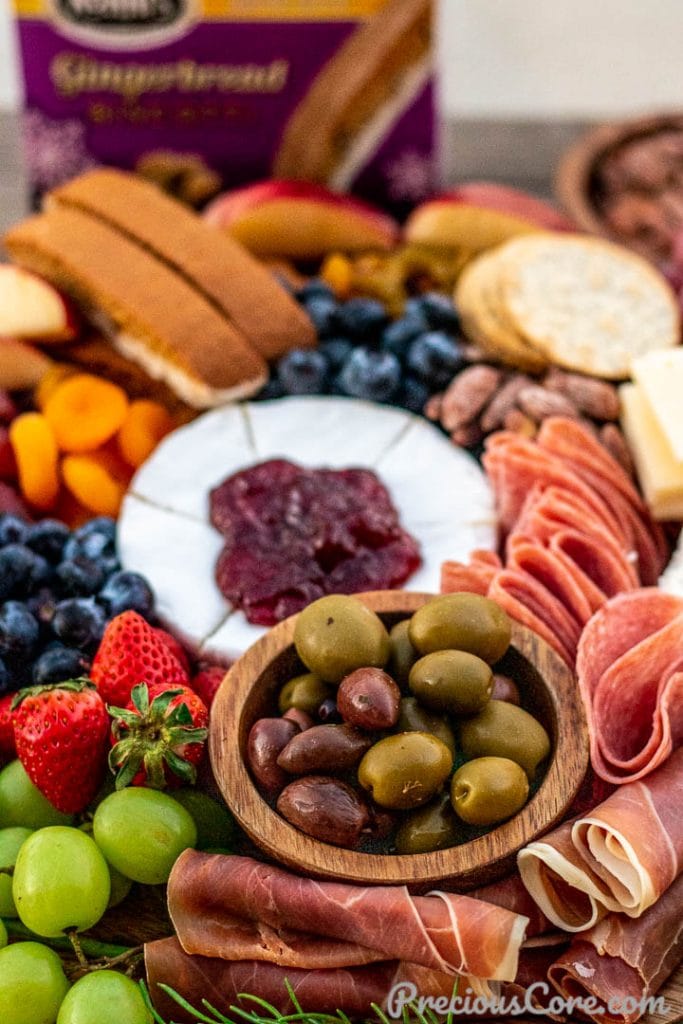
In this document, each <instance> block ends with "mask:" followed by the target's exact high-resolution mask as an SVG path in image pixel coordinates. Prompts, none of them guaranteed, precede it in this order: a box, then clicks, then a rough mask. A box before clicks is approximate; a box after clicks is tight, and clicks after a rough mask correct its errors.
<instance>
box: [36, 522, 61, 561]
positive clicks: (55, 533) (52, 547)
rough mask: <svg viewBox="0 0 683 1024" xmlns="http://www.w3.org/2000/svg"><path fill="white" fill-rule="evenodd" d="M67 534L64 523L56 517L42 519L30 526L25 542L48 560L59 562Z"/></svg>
mask: <svg viewBox="0 0 683 1024" xmlns="http://www.w3.org/2000/svg"><path fill="white" fill-rule="evenodd" d="M69 534H70V531H69V527H68V526H67V525H66V523H60V521H59V520H58V519H43V520H41V522H39V523H36V524H35V525H34V526H31V527H30V529H29V531H28V536H27V538H26V544H27V545H28V547H30V548H31V550H32V551H35V552H36V554H38V555H42V556H43V558H47V560H48V562H59V561H60V559H61V557H62V551H63V549H64V545H65V544H66V542H67V540H68V539H69Z"/></svg>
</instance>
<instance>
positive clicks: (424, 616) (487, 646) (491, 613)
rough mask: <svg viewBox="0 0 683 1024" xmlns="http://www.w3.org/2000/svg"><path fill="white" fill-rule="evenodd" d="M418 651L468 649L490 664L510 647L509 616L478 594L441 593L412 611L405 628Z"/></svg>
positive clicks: (423, 652)
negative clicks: (407, 628)
mask: <svg viewBox="0 0 683 1024" xmlns="http://www.w3.org/2000/svg"><path fill="white" fill-rule="evenodd" d="M408 635H409V637H410V642H411V643H412V645H413V647H415V648H416V649H417V650H418V651H419V652H420V654H431V653H432V652H433V651H445V650H455V651H468V652H469V653H470V654H476V655H477V657H478V658H482V659H483V661H488V662H489V664H493V663H494V662H496V661H498V659H499V658H502V657H503V655H504V654H505V652H506V651H507V649H508V647H509V646H510V637H511V635H512V625H511V623H510V619H509V618H508V616H507V615H506V613H505V612H504V611H503V609H502V608H500V607H499V606H498V605H497V604H496V603H495V601H490V600H489V599H488V598H487V597H482V596H481V595H480V594H443V595H442V596H441V597H435V598H434V599H433V600H431V601H428V602H427V604H425V605H423V606H422V608H418V610H417V611H416V612H415V613H414V615H413V617H412V619H411V620H410V627H409V630H408Z"/></svg>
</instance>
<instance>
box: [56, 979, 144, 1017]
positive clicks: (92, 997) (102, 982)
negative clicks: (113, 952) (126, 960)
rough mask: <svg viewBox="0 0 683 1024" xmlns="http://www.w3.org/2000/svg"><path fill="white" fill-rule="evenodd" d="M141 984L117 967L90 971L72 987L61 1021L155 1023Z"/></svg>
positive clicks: (62, 1009)
mask: <svg viewBox="0 0 683 1024" xmlns="http://www.w3.org/2000/svg"><path fill="white" fill-rule="evenodd" d="M151 1020H152V1017H151V1015H150V1013H149V1011H148V1010H147V1007H146V1006H145V1002H144V1000H143V998H142V993H141V991H140V986H139V985H136V983H135V982H134V981H131V980H130V978H127V977H126V976H125V974H119V973H118V972H117V971H94V972H93V973H92V974H86V975H85V977H83V978H81V979H80V980H79V981H77V982H76V984H75V985H74V986H73V988H71V989H70V990H69V992H68V993H67V995H66V998H65V1000H64V1002H63V1003H62V1005H61V1008H60V1010H59V1016H58V1017H57V1024H151Z"/></svg>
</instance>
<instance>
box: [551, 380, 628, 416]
mask: <svg viewBox="0 0 683 1024" xmlns="http://www.w3.org/2000/svg"><path fill="white" fill-rule="evenodd" d="M543 387H545V388H549V389H550V390H551V391H555V392H557V394H559V395H564V396H565V397H566V398H568V399H570V401H572V402H573V403H574V405H575V406H576V407H577V409H578V410H579V412H582V413H583V414H584V415H585V416H590V417H591V418H592V419H594V420H616V419H618V417H619V396H618V394H617V389H616V388H615V386H614V385H613V384H610V383H608V381H606V380H597V379H596V378H595V377H584V376H582V375H581V374H579V373H565V372H564V371H563V370H558V369H553V370H549V371H548V373H547V374H546V375H545V378H544V380H543Z"/></svg>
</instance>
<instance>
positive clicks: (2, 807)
mask: <svg viewBox="0 0 683 1024" xmlns="http://www.w3.org/2000/svg"><path fill="white" fill-rule="evenodd" d="M72 821H73V817H72V816H71V815H69V814H62V812H61V811H58V810H57V809H56V807H53V806H52V804H51V803H50V801H49V800H48V799H47V798H46V797H44V796H43V794H42V793H41V792H40V790H39V789H38V788H37V787H36V786H34V785H33V783H32V782H31V780H30V779H29V777H28V775H27V774H26V772H25V771H24V766H23V764H22V763H21V761H10V763H9V764H8V765H5V767H4V768H3V769H2V771H1V772H0V828H8V827H9V826H10V825H22V826H23V827H24V828H45V826H46V825H70V824H71V822H72Z"/></svg>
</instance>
